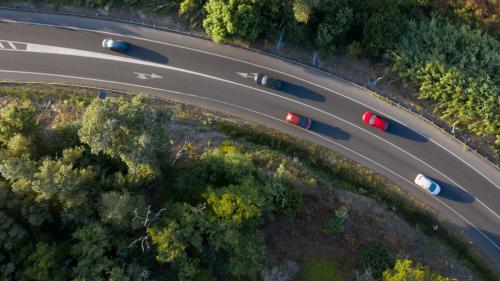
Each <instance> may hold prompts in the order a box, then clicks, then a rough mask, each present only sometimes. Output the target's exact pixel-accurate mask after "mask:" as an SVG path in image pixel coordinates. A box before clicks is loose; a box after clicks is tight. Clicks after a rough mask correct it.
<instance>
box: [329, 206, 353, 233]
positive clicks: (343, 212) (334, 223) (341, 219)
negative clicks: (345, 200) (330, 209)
mask: <svg viewBox="0 0 500 281" xmlns="http://www.w3.org/2000/svg"><path fill="white" fill-rule="evenodd" d="M348 217H349V214H348V210H347V208H346V207H344V206H342V207H340V208H338V209H337V210H336V211H335V216H334V217H332V218H331V219H330V220H328V222H327V223H326V229H325V230H326V232H328V233H330V234H341V233H344V223H345V220H346V219H347V218H348Z"/></svg>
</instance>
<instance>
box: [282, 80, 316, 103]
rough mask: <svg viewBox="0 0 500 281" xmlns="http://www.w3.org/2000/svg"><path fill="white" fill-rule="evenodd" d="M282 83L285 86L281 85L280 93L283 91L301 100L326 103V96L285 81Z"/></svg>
mask: <svg viewBox="0 0 500 281" xmlns="http://www.w3.org/2000/svg"><path fill="white" fill-rule="evenodd" d="M282 83H283V84H282V85H281V88H280V91H282V92H283V93H286V94H289V95H292V96H296V97H298V98H301V99H309V100H314V101H319V102H324V101H325V96H323V95H320V94H318V93H316V92H314V91H311V90H309V89H307V88H305V87H302V86H300V85H297V84H293V83H289V82H285V81H283V82H282Z"/></svg>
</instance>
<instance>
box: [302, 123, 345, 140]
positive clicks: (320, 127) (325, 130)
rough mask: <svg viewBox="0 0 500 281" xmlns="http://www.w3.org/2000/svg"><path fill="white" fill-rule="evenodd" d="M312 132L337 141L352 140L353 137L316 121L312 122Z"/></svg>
mask: <svg viewBox="0 0 500 281" xmlns="http://www.w3.org/2000/svg"><path fill="white" fill-rule="evenodd" d="M311 131H314V132H316V133H320V134H322V135H325V136H328V137H331V138H333V139H337V140H348V139H350V138H351V135H350V134H349V133H348V132H346V131H344V130H342V129H340V128H338V127H333V126H330V125H328V124H326V123H323V122H320V121H316V120H313V121H312V125H311Z"/></svg>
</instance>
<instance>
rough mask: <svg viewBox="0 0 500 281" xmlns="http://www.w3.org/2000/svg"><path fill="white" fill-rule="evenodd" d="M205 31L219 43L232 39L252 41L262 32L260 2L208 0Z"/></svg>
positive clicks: (249, 0) (250, 0) (204, 23)
mask: <svg viewBox="0 0 500 281" xmlns="http://www.w3.org/2000/svg"><path fill="white" fill-rule="evenodd" d="M205 11H206V13H207V16H206V18H205V19H204V20H203V27H204V28H205V31H206V32H207V33H208V34H209V35H210V36H211V37H212V39H213V40H214V41H215V42H217V43H221V42H224V41H226V40H229V39H232V38H242V39H245V40H254V39H256V38H257V36H258V35H259V34H260V33H261V31H262V29H261V28H262V24H263V18H262V16H261V2H259V1H252V0H208V2H207V3H206V4H205Z"/></svg>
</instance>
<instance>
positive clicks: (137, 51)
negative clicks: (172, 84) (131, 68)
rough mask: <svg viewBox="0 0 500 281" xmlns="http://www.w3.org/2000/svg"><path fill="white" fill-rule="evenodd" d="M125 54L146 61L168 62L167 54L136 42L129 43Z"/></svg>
mask: <svg viewBox="0 0 500 281" xmlns="http://www.w3.org/2000/svg"><path fill="white" fill-rule="evenodd" d="M125 54H127V55H128V56H131V57H134V58H136V59H140V60H144V61H150V62H155V63H160V64H167V63H168V58H167V57H166V56H164V55H162V54H160V53H158V52H155V51H152V50H150V49H146V48H144V47H141V46H138V45H135V44H130V43H129V45H128V49H127V51H125Z"/></svg>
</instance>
